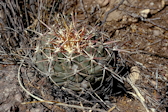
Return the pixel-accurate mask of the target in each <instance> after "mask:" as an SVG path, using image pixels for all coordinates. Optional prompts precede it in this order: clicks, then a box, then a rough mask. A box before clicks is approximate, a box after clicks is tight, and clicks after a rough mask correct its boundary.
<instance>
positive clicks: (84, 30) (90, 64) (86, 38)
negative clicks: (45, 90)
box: [33, 17, 111, 91]
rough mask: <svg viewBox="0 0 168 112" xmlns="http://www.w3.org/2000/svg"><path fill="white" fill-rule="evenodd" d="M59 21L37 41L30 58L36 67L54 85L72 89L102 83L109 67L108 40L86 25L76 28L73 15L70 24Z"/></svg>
mask: <svg viewBox="0 0 168 112" xmlns="http://www.w3.org/2000/svg"><path fill="white" fill-rule="evenodd" d="M61 21H62V22H61V23H58V25H54V27H53V28H51V29H50V30H49V32H46V33H45V34H43V35H41V36H40V38H39V39H38V40H37V41H36V48H35V52H34V55H33V60H34V62H35V64H36V66H37V68H38V69H39V70H41V71H42V72H43V73H45V74H47V75H49V77H50V78H51V80H52V81H53V82H54V83H55V84H56V85H58V86H63V87H65V88H69V89H71V90H74V91H81V90H82V89H83V88H89V87H90V85H92V84H95V83H97V82H100V83H99V84H102V82H103V80H104V77H105V75H106V73H107V72H106V71H107V70H108V72H109V71H110V69H111V68H110V65H109V63H110V60H111V53H110V47H109V45H110V44H109V43H111V42H105V40H107V39H105V38H104V37H102V36H101V35H96V33H95V30H93V29H90V28H89V27H86V26H81V27H77V25H76V24H77V23H76V21H75V19H74V18H73V17H72V22H70V23H68V22H67V21H66V20H65V19H63V18H61ZM107 46H108V47H107ZM98 86H99V85H98Z"/></svg>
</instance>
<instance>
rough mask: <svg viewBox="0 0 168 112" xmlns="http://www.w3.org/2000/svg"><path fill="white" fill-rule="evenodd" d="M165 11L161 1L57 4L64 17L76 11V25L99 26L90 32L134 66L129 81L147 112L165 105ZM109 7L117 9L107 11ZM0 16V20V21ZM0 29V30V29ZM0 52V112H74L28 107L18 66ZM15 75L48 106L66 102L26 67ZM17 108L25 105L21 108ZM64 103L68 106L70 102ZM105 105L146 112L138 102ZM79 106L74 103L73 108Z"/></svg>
mask: <svg viewBox="0 0 168 112" xmlns="http://www.w3.org/2000/svg"><path fill="white" fill-rule="evenodd" d="M81 1H83V2H81ZM120 3H121V4H120ZM118 4H120V6H118ZM167 5H168V1H167V0H148V1H146V0H123V2H122V0H92V1H90V0H78V1H77V2H75V1H73V0H69V1H64V2H62V3H60V7H61V8H63V9H62V10H63V12H64V14H65V15H68V14H70V13H71V12H73V11H76V12H77V18H78V20H79V23H82V24H89V25H91V26H95V25H99V26H97V27H96V28H98V29H101V30H102V32H103V33H105V34H106V35H108V36H109V37H110V38H111V41H116V40H117V41H118V42H116V43H115V47H113V48H112V49H113V50H116V51H118V52H119V53H120V55H121V56H122V58H123V60H126V62H127V65H129V66H130V67H132V66H136V67H137V68H138V69H139V71H140V72H139V75H138V78H133V79H132V80H134V81H133V82H135V83H134V84H135V86H136V87H137V88H138V90H139V91H140V93H141V94H142V96H143V98H144V99H145V104H146V106H147V108H148V110H149V111H150V112H166V109H165V107H167V105H168V104H167V102H168V98H167V89H168V88H167V83H168V16H167V15H168V7H167ZM117 6H118V7H117ZM115 7H117V8H116V9H115V10H114V11H112V9H113V8H115ZM0 12H2V10H0ZM3 16H4V15H3V14H1V15H0V18H3ZM32 20H33V19H32ZM86 20H87V21H86ZM32 24H33V22H32ZM0 25H1V26H2V23H1V24H0ZM31 27H32V26H31ZM0 28H1V27H0ZM32 29H33V28H32ZM0 47H1V46H0ZM0 51H1V52H2V55H1V54H0V62H1V64H0V85H1V87H0V112H17V111H19V112H50V111H51V112H64V111H67V112H70V111H77V110H78V109H77V110H76V109H71V108H69V107H65V106H56V105H54V104H48V103H40V102H35V103H34V102H32V101H35V100H34V99H33V98H32V97H31V96H30V95H28V94H27V93H26V92H25V91H24V90H23V88H21V87H20V85H19V82H18V77H17V75H18V68H19V65H18V64H15V63H13V62H11V61H10V60H11V57H8V56H6V55H3V51H4V48H0ZM1 52H0V53H1ZM28 67H30V66H28ZM27 70H28V71H27ZM21 71H22V73H24V72H25V73H28V74H27V75H28V76H26V75H25V74H23V75H22V81H23V82H24V86H25V87H26V88H28V90H29V91H31V93H33V94H36V95H39V97H43V98H45V99H47V100H49V101H53V100H55V99H57V100H58V101H59V102H66V100H65V99H64V98H62V97H65V96H66V94H64V93H61V91H56V93H59V92H60V93H61V95H58V96H56V95H53V93H52V92H53V91H52V90H53V88H54V87H52V85H51V84H49V83H47V78H46V77H36V75H37V74H38V73H37V72H36V71H34V69H30V68H27V65H25V66H24V67H23V68H22V70H21ZM35 77H36V78H35ZM27 78H31V79H27ZM30 80H31V81H30ZM125 86H126V87H127V90H131V91H132V92H134V93H135V90H133V89H132V87H131V86H130V84H129V83H127V82H125ZM56 93H55V94H56ZM72 96H73V95H72ZM72 96H67V99H68V100H69V99H71V97H72ZM74 100H75V99H73V101H74ZM23 102H31V103H27V104H22V103H23ZM70 103H71V104H73V102H70ZM107 103H110V105H111V107H110V108H108V110H109V111H108V110H106V111H108V112H145V111H147V110H146V109H145V108H144V106H143V105H142V102H141V100H139V99H138V98H136V97H134V96H131V97H130V96H127V95H124V96H111V97H109V99H108V100H107ZM74 104H75V103H74ZM81 104H82V103H79V105H81ZM95 105H96V104H95ZM78 111H81V110H78ZM87 111H88V110H87Z"/></svg>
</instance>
